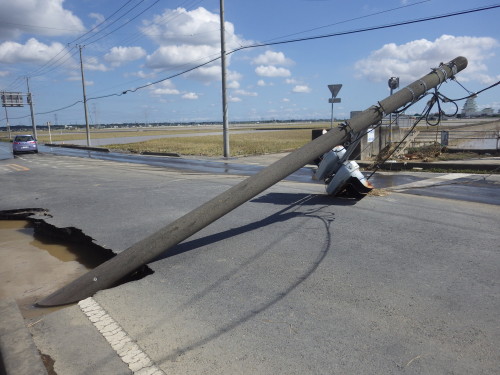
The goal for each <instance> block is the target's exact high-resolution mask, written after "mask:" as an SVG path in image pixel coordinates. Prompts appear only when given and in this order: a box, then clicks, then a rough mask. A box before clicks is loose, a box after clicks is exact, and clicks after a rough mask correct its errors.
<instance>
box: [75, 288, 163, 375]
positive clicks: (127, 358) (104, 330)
mask: <svg viewBox="0 0 500 375" xmlns="http://www.w3.org/2000/svg"><path fill="white" fill-rule="evenodd" d="M78 305H79V306H80V309H81V310H82V311H83V313H84V314H85V315H87V317H88V318H89V320H90V321H91V322H92V323H93V324H94V326H95V327H96V328H97V330H98V331H99V332H100V333H101V334H102V335H103V337H104V338H105V339H106V340H107V341H108V342H109V344H110V345H111V347H112V348H113V349H114V350H115V352H116V353H117V354H118V355H119V356H120V358H121V359H122V361H123V362H125V363H126V364H127V366H128V367H129V369H130V370H132V372H133V373H134V374H135V375H165V373H164V372H163V371H162V370H160V368H158V367H157V366H156V365H155V364H154V362H153V361H152V360H151V358H149V356H148V355H147V354H146V353H144V352H143V351H142V349H141V348H140V347H139V345H137V343H135V342H134V341H133V340H132V338H130V336H128V335H127V333H126V332H125V331H124V330H123V329H122V328H121V327H120V325H119V324H118V323H116V322H115V321H114V319H113V318H112V317H111V316H110V315H109V314H108V313H106V311H105V310H104V309H103V308H102V307H101V305H99V304H98V303H97V302H96V301H95V300H94V299H93V298H92V297H89V298H87V299H84V300H82V301H80V302H78Z"/></svg>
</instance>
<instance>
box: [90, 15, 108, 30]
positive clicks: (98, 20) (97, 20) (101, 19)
mask: <svg viewBox="0 0 500 375" xmlns="http://www.w3.org/2000/svg"><path fill="white" fill-rule="evenodd" d="M89 17H90V18H93V19H95V23H94V24H93V25H92V26H91V28H92V29H93V28H94V27H96V26H97V25H100V24H101V23H103V22H104V20H105V19H106V17H104V16H103V15H102V14H101V13H90V14H89ZM98 30H99V29H95V30H94V32H96V31H98Z"/></svg>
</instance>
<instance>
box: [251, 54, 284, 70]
mask: <svg viewBox="0 0 500 375" xmlns="http://www.w3.org/2000/svg"><path fill="white" fill-rule="evenodd" d="M252 63H253V64H256V65H285V66H287V65H291V64H293V61H292V60H291V59H289V58H287V57H285V54H284V53H283V52H274V51H266V52H265V53H263V54H261V55H259V56H257V57H256V58H255V59H254V60H253V61H252Z"/></svg>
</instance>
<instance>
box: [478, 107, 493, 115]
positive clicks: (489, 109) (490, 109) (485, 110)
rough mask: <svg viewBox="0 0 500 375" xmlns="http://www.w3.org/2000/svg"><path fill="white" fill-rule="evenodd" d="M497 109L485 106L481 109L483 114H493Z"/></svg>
mask: <svg viewBox="0 0 500 375" xmlns="http://www.w3.org/2000/svg"><path fill="white" fill-rule="evenodd" d="M494 114H495V111H494V110H493V108H485V109H483V110H482V111H481V116H493V115H494Z"/></svg>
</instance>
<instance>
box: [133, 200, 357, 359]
mask: <svg viewBox="0 0 500 375" xmlns="http://www.w3.org/2000/svg"><path fill="white" fill-rule="evenodd" d="M252 202H254V203H273V204H278V205H285V206H286V207H285V208H283V209H282V210H280V211H279V212H277V213H275V214H273V215H271V216H269V217H266V218H264V219H262V220H260V221H257V222H253V223H250V224H247V225H243V226H240V227H238V228H232V229H229V230H227V231H224V232H220V233H216V234H213V235H209V236H206V237H203V238H199V239H195V240H192V241H188V242H185V243H182V244H180V245H177V246H176V247H175V248H173V249H172V251H170V252H169V253H168V254H164V255H163V257H162V258H158V259H157V260H160V259H164V258H168V257H170V256H172V255H177V254H181V253H184V252H187V251H190V250H194V249H197V248H200V247H203V246H205V245H209V244H213V243H216V242H218V241H222V240H225V239H228V238H231V237H233V236H237V235H239V234H243V233H247V232H251V231H254V230H257V229H259V228H262V227H265V226H268V225H272V224H274V223H279V222H284V221H287V220H290V219H292V218H295V217H307V218H311V219H312V220H319V221H320V223H321V224H320V227H323V228H324V230H323V231H322V232H323V235H324V237H323V239H322V240H321V241H320V243H321V246H319V247H318V248H316V249H309V252H310V254H311V255H312V256H314V257H315V258H314V259H311V261H310V263H309V264H308V265H305V266H304V268H303V269H302V270H301V271H299V272H297V274H296V275H294V277H293V279H292V280H290V281H289V282H288V284H287V285H283V286H282V287H281V288H278V290H276V291H274V292H272V293H271V295H270V298H269V299H266V300H265V301H264V302H261V303H256V305H254V306H252V308H246V309H245V310H244V311H241V313H240V316H239V317H238V318H237V319H231V320H230V321H227V322H225V323H224V322H223V323H221V324H220V325H219V326H218V327H214V328H213V331H212V332H207V333H206V334H204V335H201V337H199V338H198V339H197V340H193V341H192V342H185V343H183V344H182V343H181V344H180V345H179V346H178V347H177V348H176V349H175V350H174V351H173V352H170V353H168V354H166V355H165V356H164V357H163V358H162V359H159V361H158V362H159V363H161V362H163V361H175V360H176V358H177V357H178V356H181V355H183V354H184V353H187V352H189V351H191V350H194V349H196V348H198V347H202V346H204V345H206V344H208V343H209V342H211V341H213V340H215V339H217V338H219V337H221V336H222V335H224V334H226V333H228V332H229V331H231V330H233V329H235V328H237V327H238V326H240V325H241V324H243V323H245V322H247V321H248V320H250V319H252V318H253V317H255V316H256V315H258V314H260V313H262V312H264V311H265V310H267V309H269V308H270V307H272V306H274V305H275V304H276V303H278V302H279V301H281V300H282V299H283V298H285V297H286V296H287V295H288V294H289V293H290V292H292V291H293V290H295V289H296V288H297V287H298V286H299V285H300V284H302V283H303V282H304V281H306V280H307V279H308V278H309V277H310V276H311V275H312V274H313V273H314V272H315V271H316V269H317V268H318V267H319V266H320V264H321V263H322V262H323V260H324V259H325V257H326V255H327V254H328V252H329V250H330V247H331V244H332V242H333V239H332V232H331V226H332V223H333V222H334V220H335V217H334V213H333V212H332V210H328V209H327V208H328V207H330V206H332V205H343V206H344V205H353V204H355V203H356V202H357V201H355V200H352V201H351V200H345V199H337V198H332V197H329V196H325V195H311V194H281V193H269V194H267V195H264V196H261V197H259V198H256V199H254V200H253V201H252ZM281 240H282V236H276V239H275V240H274V241H273V242H272V243H269V244H267V246H265V247H264V248H262V249H261V250H259V251H258V252H257V253H255V254H254V255H252V256H251V257H250V258H249V259H247V260H245V261H244V262H243V263H242V264H240V265H239V266H237V267H235V268H233V269H232V270H229V271H228V272H227V273H226V274H224V275H222V276H220V277H219V278H218V279H217V280H215V281H214V282H212V283H211V284H210V285H207V286H206V287H205V288H203V289H202V290H201V291H200V292H198V293H196V294H195V295H193V296H192V297H191V298H189V299H188V300H187V301H185V302H184V303H182V304H181V305H180V306H178V307H177V308H175V313H174V315H178V316H182V315H183V314H184V311H186V310H190V309H192V308H193V306H195V305H196V304H198V303H199V302H200V301H201V300H203V299H204V298H208V295H209V294H210V293H211V292H215V291H216V290H217V289H218V288H219V287H220V286H221V285H222V284H223V283H225V282H227V281H228V280H229V279H231V278H232V277H234V276H237V274H238V273H239V272H241V271H242V270H243V269H245V268H247V267H249V266H250V265H251V264H252V263H255V262H257V261H258V260H259V258H262V257H263V256H264V255H266V254H267V253H268V252H269V251H271V249H273V248H275V247H276V246H277V245H278V244H279V242H280V241H281ZM314 254H315V255H314ZM161 324H165V317H164V316H162V317H161V318H160V319H159V320H158V321H157V322H155V323H152V324H151V327H158V326H159V325H161ZM151 329H154V328H151ZM147 336H148V329H146V330H145V332H143V334H141V335H140V337H138V338H137V339H140V338H141V337H147Z"/></svg>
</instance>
